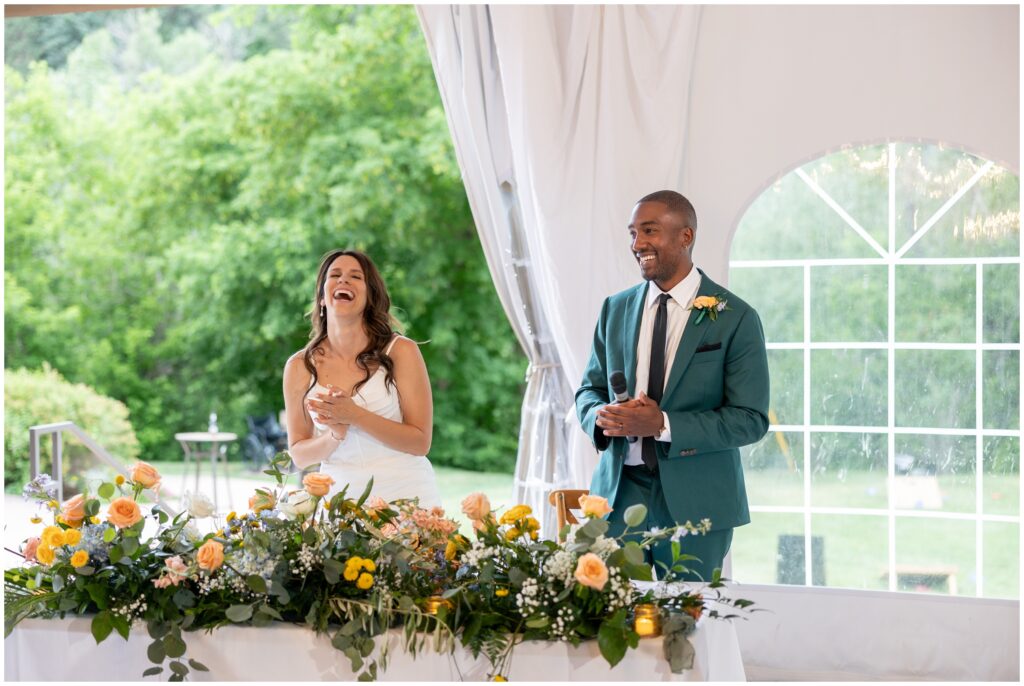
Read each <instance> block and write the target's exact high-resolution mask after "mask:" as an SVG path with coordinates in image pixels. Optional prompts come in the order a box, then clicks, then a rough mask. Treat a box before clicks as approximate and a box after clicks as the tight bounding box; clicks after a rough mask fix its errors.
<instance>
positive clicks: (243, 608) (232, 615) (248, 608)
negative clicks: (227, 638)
mask: <svg viewBox="0 0 1024 686" xmlns="http://www.w3.org/2000/svg"><path fill="white" fill-rule="evenodd" d="M224 615H225V616H226V617H227V618H228V619H230V620H231V621H232V622H245V621H247V620H248V619H249V618H250V617H252V605H232V606H231V607H229V608H228V609H227V610H225V611H224Z"/></svg>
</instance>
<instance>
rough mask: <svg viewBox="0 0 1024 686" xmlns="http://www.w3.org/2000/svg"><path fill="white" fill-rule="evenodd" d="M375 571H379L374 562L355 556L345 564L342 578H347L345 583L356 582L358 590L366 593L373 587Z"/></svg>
mask: <svg viewBox="0 0 1024 686" xmlns="http://www.w3.org/2000/svg"><path fill="white" fill-rule="evenodd" d="M364 570H365V571H364ZM375 571H377V565H375V564H374V563H373V560H367V559H366V558H363V557H358V556H353V557H350V558H349V559H348V561H347V562H345V572H344V573H343V574H342V576H344V577H345V581H355V582H356V588H359V589H362V590H364V591H365V590H366V589H368V588H370V587H371V586H373V572H375Z"/></svg>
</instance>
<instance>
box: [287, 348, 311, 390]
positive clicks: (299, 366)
mask: <svg viewBox="0 0 1024 686" xmlns="http://www.w3.org/2000/svg"><path fill="white" fill-rule="evenodd" d="M303 353H304V351H302V350H300V351H298V352H297V353H295V354H294V355H292V356H291V357H289V358H288V361H287V362H285V365H284V381H285V383H288V382H289V381H292V380H294V381H302V382H306V383H308V382H309V377H310V376H311V375H310V373H309V370H308V369H306V360H305V359H304V355H303Z"/></svg>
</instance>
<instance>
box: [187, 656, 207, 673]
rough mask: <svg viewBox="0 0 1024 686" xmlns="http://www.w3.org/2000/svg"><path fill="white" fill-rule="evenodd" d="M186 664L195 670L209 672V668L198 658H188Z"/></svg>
mask: <svg viewBox="0 0 1024 686" xmlns="http://www.w3.org/2000/svg"><path fill="white" fill-rule="evenodd" d="M188 664H189V666H190V667H191V668H192V669H194V670H196V671H197V672H209V671H210V668H209V667H207V666H206V665H204V664H203V663H202V662H200V661H199V660H193V659H191V658H189V661H188Z"/></svg>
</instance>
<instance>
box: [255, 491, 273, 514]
mask: <svg viewBox="0 0 1024 686" xmlns="http://www.w3.org/2000/svg"><path fill="white" fill-rule="evenodd" d="M276 506H277V498H275V497H274V494H273V493H271V492H270V491H268V490H266V489H263V488H258V489H256V493H255V494H253V496H252V497H251V498H249V509H250V510H252V511H253V512H261V511H263V510H273V509H274V508H275V507H276Z"/></svg>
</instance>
